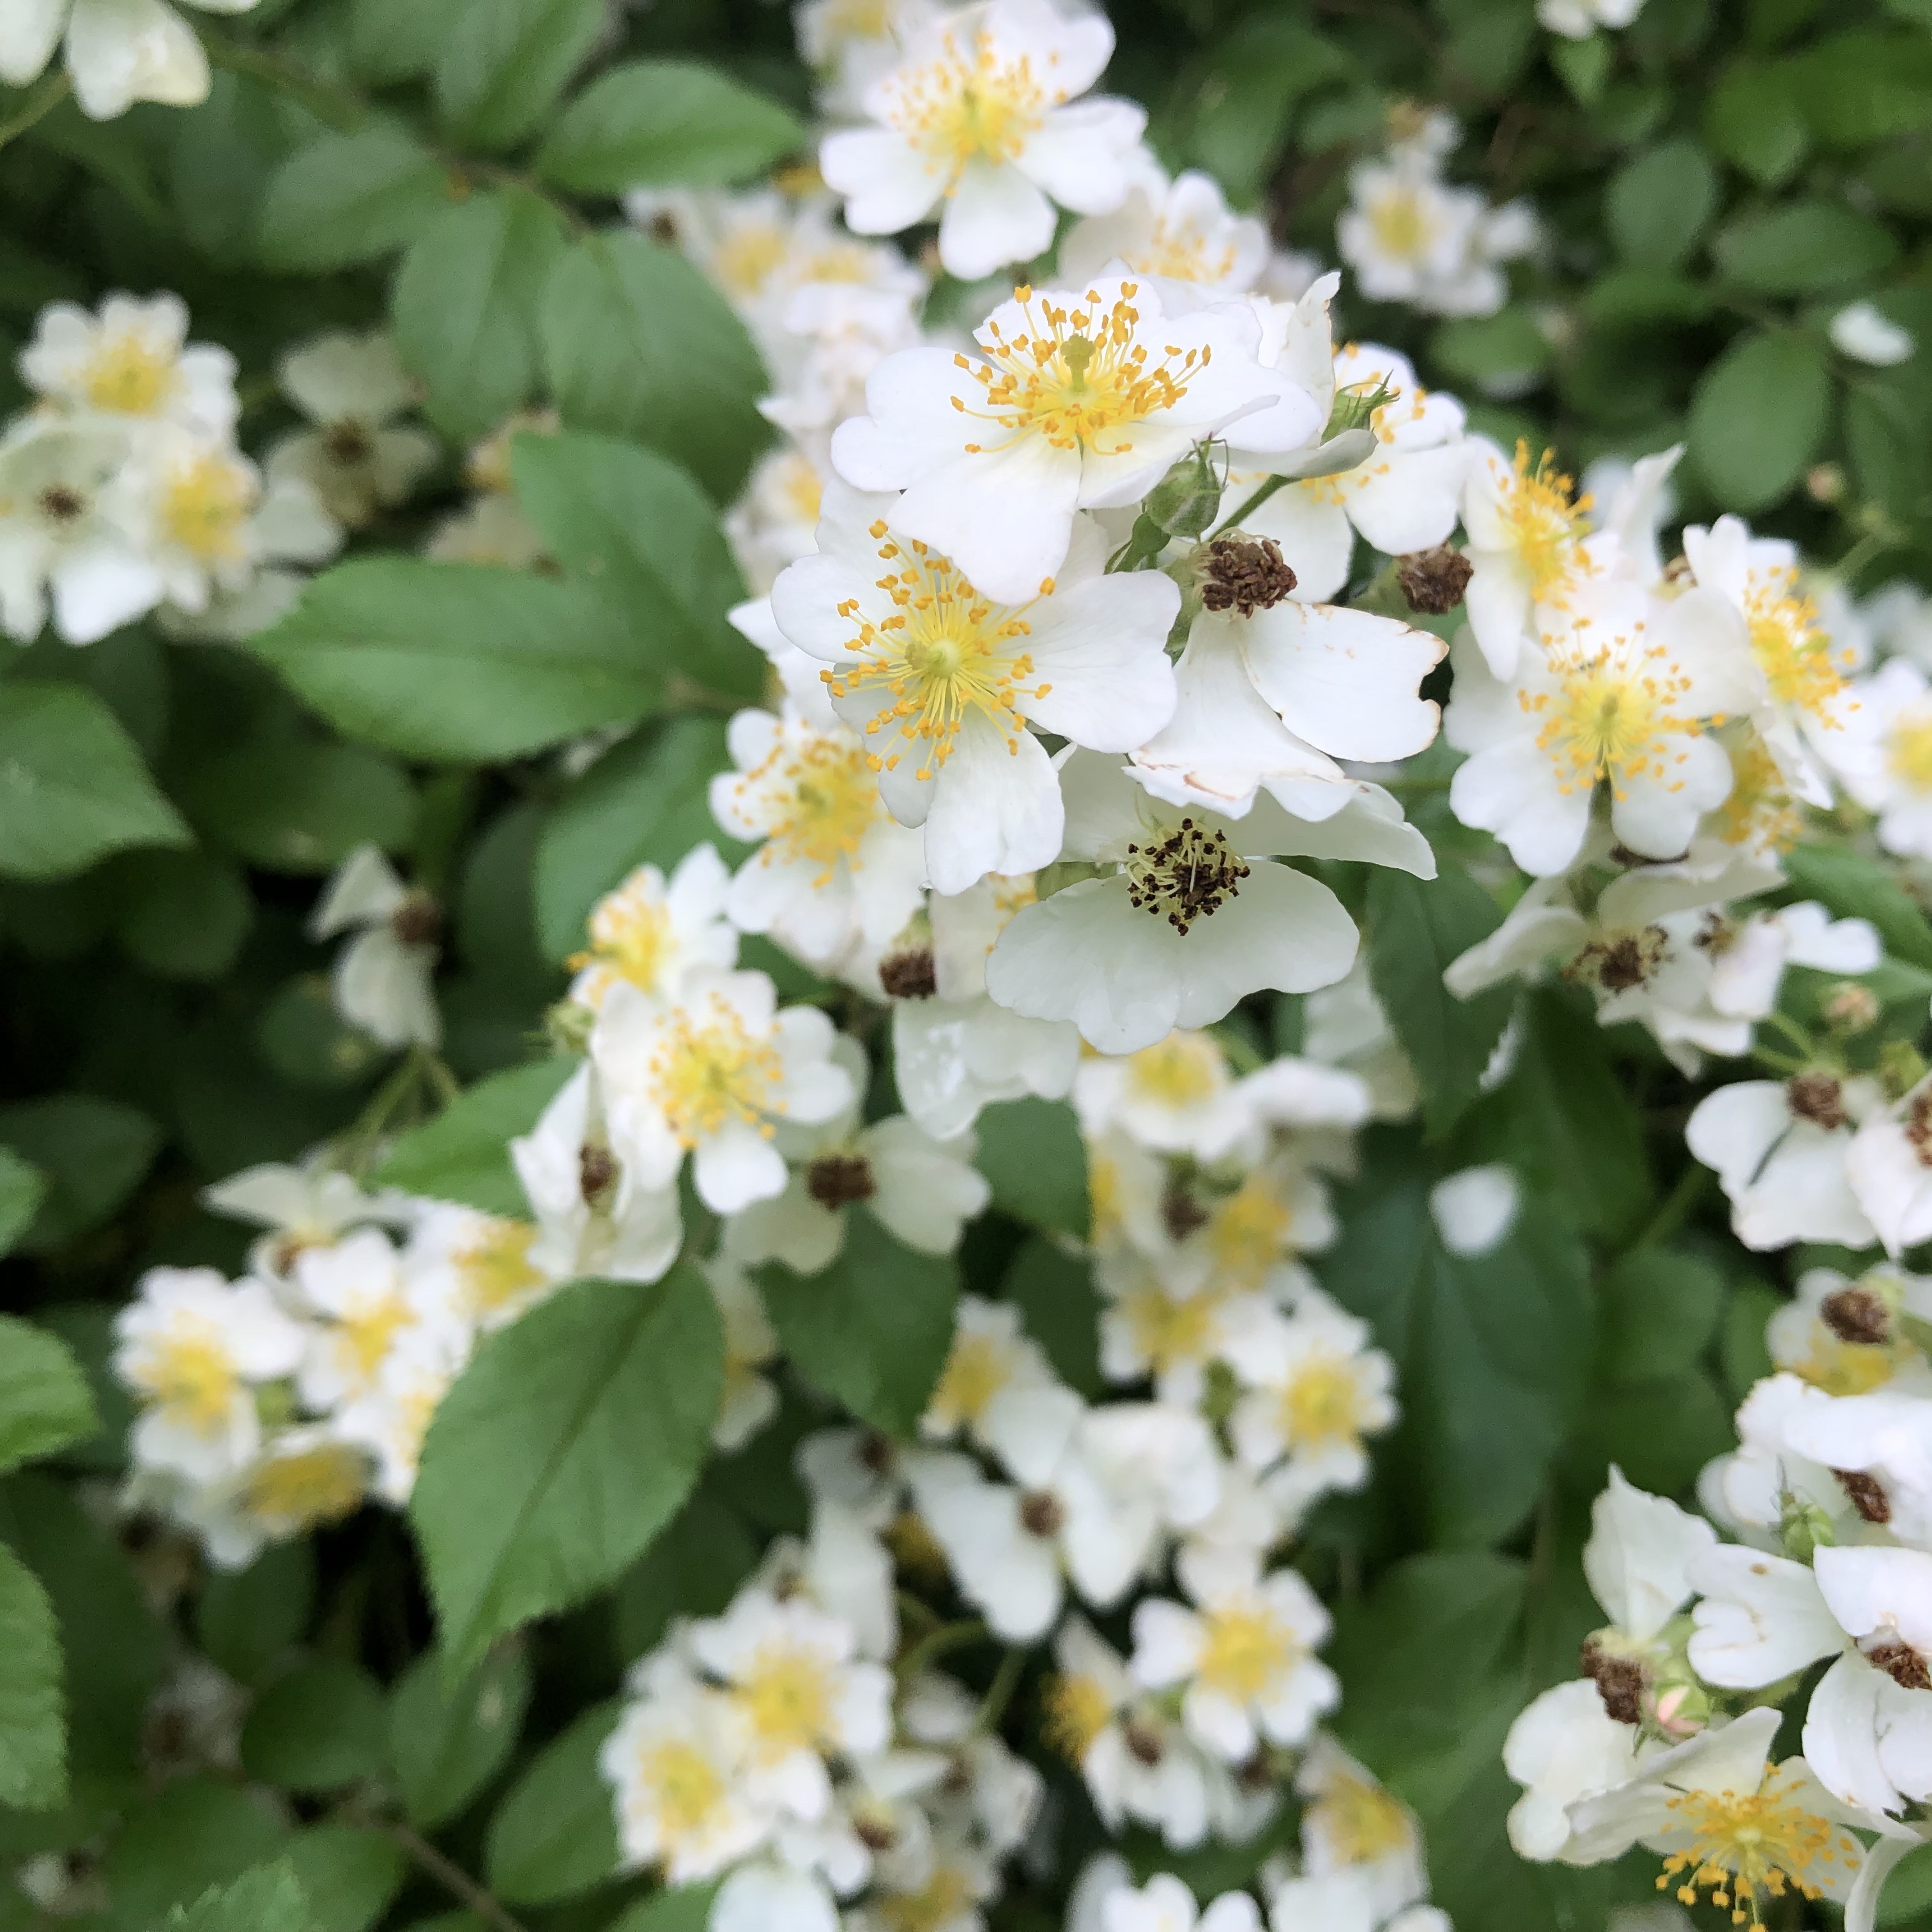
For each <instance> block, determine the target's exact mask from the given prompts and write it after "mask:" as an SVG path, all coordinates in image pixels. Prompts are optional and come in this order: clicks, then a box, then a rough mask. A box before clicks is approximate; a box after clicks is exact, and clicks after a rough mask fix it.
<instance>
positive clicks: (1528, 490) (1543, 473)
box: [1500, 441, 1590, 603]
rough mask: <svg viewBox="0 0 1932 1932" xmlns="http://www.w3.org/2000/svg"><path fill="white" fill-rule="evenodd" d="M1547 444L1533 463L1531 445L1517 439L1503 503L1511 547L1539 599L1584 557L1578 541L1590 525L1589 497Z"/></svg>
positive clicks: (1548, 598)
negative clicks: (1576, 487)
mask: <svg viewBox="0 0 1932 1932" xmlns="http://www.w3.org/2000/svg"><path fill="white" fill-rule="evenodd" d="M1553 454H1554V452H1552V451H1550V450H1547V449H1546V450H1545V451H1544V452H1543V454H1542V455H1541V457H1540V458H1538V460H1537V463H1536V466H1535V469H1532V468H1531V467H1530V463H1529V444H1528V443H1523V442H1521V441H1519V442H1518V443H1517V446H1516V460H1515V461H1514V463H1512V464H1511V468H1510V484H1509V488H1508V491H1507V492H1506V493H1505V498H1504V501H1503V502H1502V505H1500V508H1501V511H1502V520H1503V526H1504V528H1505V532H1507V541H1508V544H1509V547H1511V549H1512V550H1514V551H1515V552H1516V555H1517V562H1519V563H1520V565H1522V566H1523V570H1524V571H1525V573H1526V574H1527V575H1528V577H1529V582H1530V589H1531V592H1532V595H1534V596H1535V598H1536V600H1537V601H1538V602H1539V603H1547V602H1550V601H1552V593H1553V592H1556V591H1558V590H1560V589H1562V586H1563V583H1564V581H1565V579H1566V578H1567V577H1569V576H1570V575H1571V573H1572V571H1574V570H1575V569H1576V568H1577V566H1578V564H1579V563H1580V561H1581V559H1580V558H1579V557H1578V556H1577V544H1578V543H1579V542H1580V541H1581V539H1582V538H1583V534H1584V532H1585V530H1586V528H1587V527H1588V517H1589V509H1590V499H1589V497H1588V496H1576V495H1574V490H1573V486H1572V484H1571V481H1570V478H1568V477H1567V476H1565V475H1562V474H1560V473H1559V472H1558V470H1557V469H1556V466H1555V464H1554V462H1553Z"/></svg>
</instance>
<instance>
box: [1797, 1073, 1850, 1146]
mask: <svg viewBox="0 0 1932 1932" xmlns="http://www.w3.org/2000/svg"><path fill="white" fill-rule="evenodd" d="M1784 1098H1785V1101H1786V1103H1787V1105H1788V1106H1790V1109H1791V1111H1792V1112H1793V1113H1794V1114H1795V1115H1797V1117H1798V1118H1799V1119H1800V1120H1801V1121H1810V1122H1811V1124H1812V1125H1813V1126H1814V1127H1823V1129H1824V1130H1826V1132H1827V1133H1830V1132H1831V1131H1832V1130H1833V1129H1835V1128H1838V1127H1845V1126H1847V1125H1849V1123H1850V1121H1851V1118H1852V1117H1851V1115H1849V1114H1848V1113H1846V1112H1845V1089H1844V1084H1843V1082H1842V1081H1841V1080H1840V1079H1839V1078H1838V1076H1837V1075H1836V1074H1835V1073H1800V1074H1799V1075H1797V1076H1796V1077H1795V1078H1794V1079H1790V1080H1788V1081H1787V1082H1785V1086H1784Z"/></svg>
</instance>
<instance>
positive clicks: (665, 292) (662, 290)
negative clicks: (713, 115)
mask: <svg viewBox="0 0 1932 1932" xmlns="http://www.w3.org/2000/svg"><path fill="white" fill-rule="evenodd" d="M540 326H541V335H542V340H543V350H544V366H545V368H546V369H547V371H548V372H549V375H550V388H551V389H552V391H553V393H554V395H555V396H556V404H557V407H558V408H559V410H562V413H563V419H564V422H565V424H566V425H568V426H569V427H570V428H574V429H589V430H598V431H604V432H605V433H607V434H610V435H615V436H628V437H632V438H634V440H636V441H637V442H639V443H648V444H649V446H651V447H652V449H658V450H661V451H662V452H663V453H664V455H667V456H668V457H670V458H671V459H672V460H673V461H674V462H677V463H682V464H683V466H685V468H686V469H688V470H689V471H690V472H691V474H692V475H694V476H695V477H696V478H697V480H698V481H699V482H700V483H701V484H703V486H704V487H705V488H706V490H709V492H710V493H711V495H712V498H713V499H714V500H715V501H716V502H720V503H724V502H730V500H731V499H733V497H734V496H736V495H737V493H738V491H739V488H740V487H741V486H742V484H743V482H744V480H745V476H746V475H748V473H749V472H750V469H751V460H752V458H754V456H756V455H757V453H758V452H759V451H760V449H763V447H764V446H765V445H766V443H767V442H769V440H770V431H769V427H768V426H767V425H766V422H765V420H764V419H763V417H762V416H760V415H759V414H758V412H757V401H758V398H760V397H761V396H762V395H764V394H765V392H766V389H767V388H768V387H769V385H768V383H767V382H766V377H765V372H764V369H763V365H761V364H760V362H759V359H758V352H757V350H756V349H755V348H754V347H753V346H752V344H751V338H750V337H749V336H748V335H746V333H745V326H744V324H743V323H741V322H740V321H739V320H738V318H737V317H736V316H735V315H734V314H733V313H732V312H731V310H730V306H729V305H727V303H726V302H725V300H724V297H723V296H721V295H719V294H718V292H717V291H716V290H715V289H714V288H712V286H711V284H709V282H707V281H706V280H705V279H704V278H703V276H702V275H700V274H699V273H698V272H697V270H696V269H694V268H693V267H692V266H691V264H690V263H688V262H687V261H685V260H684V258H683V257H682V256H681V255H679V254H676V253H674V252H673V251H672V250H670V249H669V248H661V247H660V246H659V245H658V244H657V243H655V242H647V241H646V240H645V239H644V238H643V236H639V235H621V234H620V235H598V236H592V237H590V238H589V239H588V240H587V241H583V242H578V243H577V245H576V246H575V247H574V248H571V250H569V251H568V253H566V254H565V255H563V256H562V257H561V258H560V259H559V261H558V263H557V265H556V269H554V271H553V272H552V274H551V275H550V283H549V286H548V287H547V288H546V289H545V290H544V299H543V306H542V311H541V324H540Z"/></svg>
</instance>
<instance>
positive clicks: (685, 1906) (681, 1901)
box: [610, 1882, 718, 1932]
mask: <svg viewBox="0 0 1932 1932" xmlns="http://www.w3.org/2000/svg"><path fill="white" fill-rule="evenodd" d="M717 1895H718V1886H717V1885H716V1883H715V1882H713V1883H712V1884H710V1885H676V1886H674V1887H673V1888H671V1889H670V1890H669V1891H654V1892H652V1894H651V1895H650V1896H649V1897H648V1898H640V1899H639V1900H637V1903H635V1904H634V1905H632V1906H630V1907H629V1908H628V1909H627V1910H626V1911H625V1913H624V1915H622V1918H619V1919H618V1920H617V1921H616V1924H613V1926H612V1927H610V1932H705V1927H706V1926H707V1925H708V1924H709V1923H710V1922H711V1901H712V1899H714V1898H715V1897H717Z"/></svg>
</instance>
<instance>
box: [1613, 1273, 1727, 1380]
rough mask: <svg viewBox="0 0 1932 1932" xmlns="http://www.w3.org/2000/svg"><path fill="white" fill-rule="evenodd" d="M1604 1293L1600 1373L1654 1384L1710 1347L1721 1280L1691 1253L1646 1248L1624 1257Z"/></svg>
mask: <svg viewBox="0 0 1932 1932" xmlns="http://www.w3.org/2000/svg"><path fill="white" fill-rule="evenodd" d="M1599 1292H1600V1294H1601V1297H1602V1301H1603V1316H1602V1322H1601V1327H1600V1328H1599V1329H1598V1335H1597V1376H1598V1379H1599V1380H1600V1381H1604V1382H1646V1381H1655V1380H1658V1379H1661V1378H1664V1377H1668V1376H1676V1375H1681V1374H1682V1373H1683V1372H1684V1371H1685V1370H1686V1369H1688V1368H1689V1367H1691V1365H1692V1364H1694V1363H1695V1362H1696V1361H1697V1359H1698V1358H1699V1357H1700V1355H1703V1352H1704V1351H1705V1349H1707V1348H1708V1347H1709V1346H1710V1343H1711V1338H1712V1336H1713V1335H1715V1334H1716V1333H1717V1328H1718V1316H1719V1315H1720V1314H1721V1312H1722V1310H1723V1307H1724V1277H1723V1276H1722V1275H1721V1274H1719V1273H1718V1271H1717V1270H1716V1269H1715V1268H1713V1267H1712V1265H1711V1264H1710V1263H1709V1262H1706V1261H1700V1260H1698V1259H1697V1257H1696V1256H1692V1255H1686V1254H1680V1253H1676V1252H1674V1251H1673V1250H1670V1249H1668V1248H1655V1247H1648V1246H1646V1247H1639V1248H1634V1249H1633V1250H1631V1252H1630V1253H1628V1254H1627V1255H1625V1256H1624V1258H1623V1259H1622V1261H1620V1262H1618V1264H1617V1265H1616V1267H1615V1268H1613V1269H1611V1271H1610V1273H1609V1274H1607V1275H1606V1276H1605V1277H1604V1281H1603V1286H1602V1287H1601V1290H1600V1291H1599Z"/></svg>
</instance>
